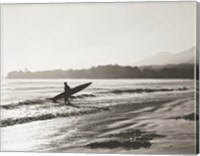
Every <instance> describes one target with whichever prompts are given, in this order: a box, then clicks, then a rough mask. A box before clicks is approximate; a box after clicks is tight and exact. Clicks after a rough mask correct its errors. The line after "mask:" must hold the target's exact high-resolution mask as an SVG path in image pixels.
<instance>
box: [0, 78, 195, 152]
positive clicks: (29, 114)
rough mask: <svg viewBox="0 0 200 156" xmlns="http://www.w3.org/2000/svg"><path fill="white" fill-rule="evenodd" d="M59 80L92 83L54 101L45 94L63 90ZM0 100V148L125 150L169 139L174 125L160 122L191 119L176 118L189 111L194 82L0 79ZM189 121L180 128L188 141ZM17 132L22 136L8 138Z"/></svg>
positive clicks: (191, 132) (148, 145) (51, 94)
mask: <svg viewBox="0 0 200 156" xmlns="http://www.w3.org/2000/svg"><path fill="white" fill-rule="evenodd" d="M64 81H67V82H68V84H69V85H70V86H71V87H75V86H77V85H79V84H82V83H86V82H92V85H91V86H89V87H88V88H86V89H85V90H83V91H81V92H79V93H77V94H75V95H74V97H73V98H71V99H70V101H71V103H72V104H73V105H72V106H66V105H65V104H64V102H63V100H60V101H59V102H58V103H53V102H52V101H51V100H49V98H51V97H53V96H55V95H57V94H59V93H60V92H62V91H63V90H64V85H63V82H64ZM1 104H2V105H1V127H2V128H1V130H2V136H3V139H2V140H1V141H2V144H4V146H3V148H2V149H3V150H11V151H12V150H17V151H19V150H25V151H70V150H72V151H73V152H74V151H79V150H78V149H79V148H81V151H82V150H83V149H82V148H84V149H88V150H89V149H90V150H92V149H100V151H102V152H105V151H107V152H114V151H116V149H118V150H117V153H120V151H121V152H122V151H123V153H126V152H124V150H125V151H130V150H134V151H135V150H138V149H141V148H142V149H152V147H154V145H153V142H154V141H156V139H158V140H159V141H158V142H159V144H161V140H163V142H165V141H168V143H167V144H166V145H169V144H170V141H169V140H170V139H166V140H165V139H164V138H167V136H168V133H169V132H170V131H173V129H170V128H168V129H167V127H166V125H162V124H161V123H164V122H165V121H168V120H169V121H170V122H171V124H172V126H173V124H174V123H173V122H175V123H176V124H177V125H179V127H181V126H182V125H185V124H186V125H187V124H191V121H187V120H184V122H182V120H177V119H176V117H181V116H184V115H187V114H190V113H193V112H194V108H195V107H194V106H195V105H194V81H193V80H178V79H177V80H155V79H143V80H140V79H139V80H135V79H134V80H124V79H117V80H83V79H81V80H4V81H3V85H2V102H1ZM173 117H174V118H173ZM179 121H181V122H179ZM177 122H178V123H177ZM192 123H193V122H192ZM192 125H193V126H191V129H190V130H188V131H187V132H185V133H184V135H186V134H187V135H188V134H189V135H190V139H189V138H188V139H189V141H188V143H190V144H191V142H194V136H195V134H194V130H193V129H194V124H192ZM169 127H170V125H169ZM179 127H178V129H179ZM163 128H164V129H166V131H165V132H163ZM33 129H34V131H33ZM20 131H21V132H20ZM43 131H45V133H42V132H43ZM16 132H18V133H21V134H20V136H21V137H23V138H24V139H22V140H20V139H19V138H18V137H14V138H12V139H11V137H9V135H12V136H13V134H16ZM173 133H174V135H177V133H179V132H178V131H174V132H173ZM180 134H181V132H180ZM28 138H29V139H31V140H32V141H30V142H29V141H28V140H29V139H28ZM19 140H20V142H19ZM171 141H172V140H171ZM180 141H181V139H180ZM17 142H18V143H17ZM16 144H17V145H16ZM171 144H172V142H171ZM73 149H74V150H73ZM108 149H109V151H108ZM119 149H120V150H119ZM158 149H159V148H158ZM158 149H157V150H158ZM160 149H161V147H160ZM182 149H183V148H182ZM88 150H86V152H88ZM113 150H114V151H113ZM174 151H177V148H176V150H174ZM187 151H188V152H189V153H190V152H193V151H194V149H193V148H192V147H191V148H189V149H188V150H187ZM154 152H155V151H154ZM178 152H181V149H180V150H178ZM178 152H177V153H178ZM175 153H176V152H175Z"/></svg>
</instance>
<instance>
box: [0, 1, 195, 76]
mask: <svg viewBox="0 0 200 156" xmlns="http://www.w3.org/2000/svg"><path fill="white" fill-rule="evenodd" d="M1 13H2V14H1V43H2V44H1V45H2V47H1V50H2V53H3V54H2V56H3V57H2V61H3V65H2V70H3V73H4V74H5V73H7V72H9V71H11V70H20V69H25V68H27V69H29V70H33V71H35V70H46V69H58V68H61V69H69V68H88V67H90V66H92V65H94V66H95V65H99V64H101V65H102V64H114V63H118V64H121V65H127V64H131V63H134V62H136V61H138V60H140V59H142V58H144V57H146V56H149V55H153V54H155V53H158V52H162V51H165V52H166V51H169V52H174V53H176V52H179V51H182V50H185V49H187V48H190V47H192V46H195V25H196V23H195V18H196V17H195V2H165V3H164V2H156V3H155V2H154V3H151V2H149V3H114V4H112V3H107V4H105V3H99V4H91V3H89V4H40V5H31V4H27V5H19V4H18V5H3V6H2V10H1Z"/></svg>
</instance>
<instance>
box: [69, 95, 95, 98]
mask: <svg viewBox="0 0 200 156" xmlns="http://www.w3.org/2000/svg"><path fill="white" fill-rule="evenodd" d="M87 97H96V96H95V95H94V94H81V95H77V96H71V97H70V98H72V99H83V98H87Z"/></svg>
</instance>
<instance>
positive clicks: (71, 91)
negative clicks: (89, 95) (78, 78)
mask: <svg viewBox="0 0 200 156" xmlns="http://www.w3.org/2000/svg"><path fill="white" fill-rule="evenodd" d="M91 84H92V82H89V83H85V84H82V85H79V86H76V87H74V88H71V89H70V91H69V92H68V93H65V92H62V93H60V94H58V95H56V96H55V97H53V98H52V99H51V100H53V101H56V100H59V99H62V98H65V97H67V98H68V97H70V96H71V95H73V94H75V93H77V92H80V91H81V90H83V89H85V88H86V87H88V86H89V85H91Z"/></svg>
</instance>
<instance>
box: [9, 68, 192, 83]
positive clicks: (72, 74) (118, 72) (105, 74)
mask: <svg viewBox="0 0 200 156" xmlns="http://www.w3.org/2000/svg"><path fill="white" fill-rule="evenodd" d="M6 78H8V79H61V78H74V79H82V78H85V79H120V78H123V79H134V78H183V79H193V78H194V64H169V65H155V66H139V67H138V66H134V67H133V66H121V65H99V66H96V67H91V68H89V69H69V70H61V69H57V70H46V71H36V72H31V71H29V70H25V71H12V72H9V73H8V75H7V77H6Z"/></svg>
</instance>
